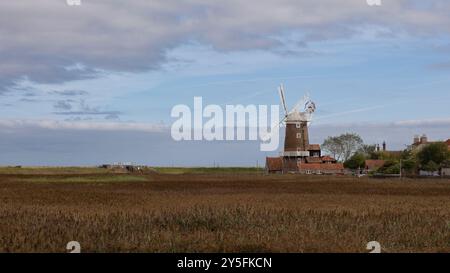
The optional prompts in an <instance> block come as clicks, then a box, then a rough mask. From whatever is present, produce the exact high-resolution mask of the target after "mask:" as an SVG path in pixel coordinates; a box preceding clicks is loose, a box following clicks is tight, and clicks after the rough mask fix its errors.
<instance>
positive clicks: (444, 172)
mask: <svg viewBox="0 0 450 273" xmlns="http://www.w3.org/2000/svg"><path fill="white" fill-rule="evenodd" d="M441 175H442V176H450V168H442V169H441Z"/></svg>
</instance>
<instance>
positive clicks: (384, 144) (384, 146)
mask: <svg viewBox="0 0 450 273" xmlns="http://www.w3.org/2000/svg"><path fill="white" fill-rule="evenodd" d="M383 152H386V141H383Z"/></svg>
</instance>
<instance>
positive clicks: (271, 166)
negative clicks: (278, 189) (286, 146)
mask: <svg viewBox="0 0 450 273" xmlns="http://www.w3.org/2000/svg"><path fill="white" fill-rule="evenodd" d="M266 167H267V169H268V170H269V171H281V170H282V169H283V160H282V159H281V157H266Z"/></svg>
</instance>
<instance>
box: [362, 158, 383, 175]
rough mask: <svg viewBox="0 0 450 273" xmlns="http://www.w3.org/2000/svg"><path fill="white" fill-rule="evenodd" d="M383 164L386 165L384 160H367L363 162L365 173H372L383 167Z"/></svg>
mask: <svg viewBox="0 0 450 273" xmlns="http://www.w3.org/2000/svg"><path fill="white" fill-rule="evenodd" d="M384 163H386V161H385V160H380V159H368V160H366V162H365V164H364V165H365V169H366V171H367V172H373V171H376V170H378V169H379V168H381V167H383V166H384Z"/></svg>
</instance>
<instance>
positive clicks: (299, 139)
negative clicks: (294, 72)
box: [263, 84, 316, 157]
mask: <svg viewBox="0 0 450 273" xmlns="http://www.w3.org/2000/svg"><path fill="white" fill-rule="evenodd" d="M278 93H279V95H280V100H281V106H282V108H283V111H284V117H283V118H282V119H281V120H280V121H279V122H277V123H276V124H275V125H274V126H272V129H271V134H272V133H273V132H274V131H275V130H278V129H279V127H280V126H281V125H282V124H283V123H284V124H285V125H286V134H285V139H284V152H283V156H288V157H290V156H293V157H299V156H300V157H306V156H309V152H308V146H309V135H308V126H309V125H310V124H311V121H312V117H313V114H314V112H315V110H316V104H315V103H314V102H313V101H312V100H311V99H310V97H309V94H306V95H305V96H304V97H303V98H302V99H300V100H299V101H298V102H297V103H296V104H295V105H294V107H293V108H292V109H291V110H290V111H288V108H287V104H286V96H285V92H284V86H283V84H281V85H280V86H279V87H278ZM269 137H270V134H269V135H267V136H265V137H264V138H263V140H266V139H268V138H269Z"/></svg>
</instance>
